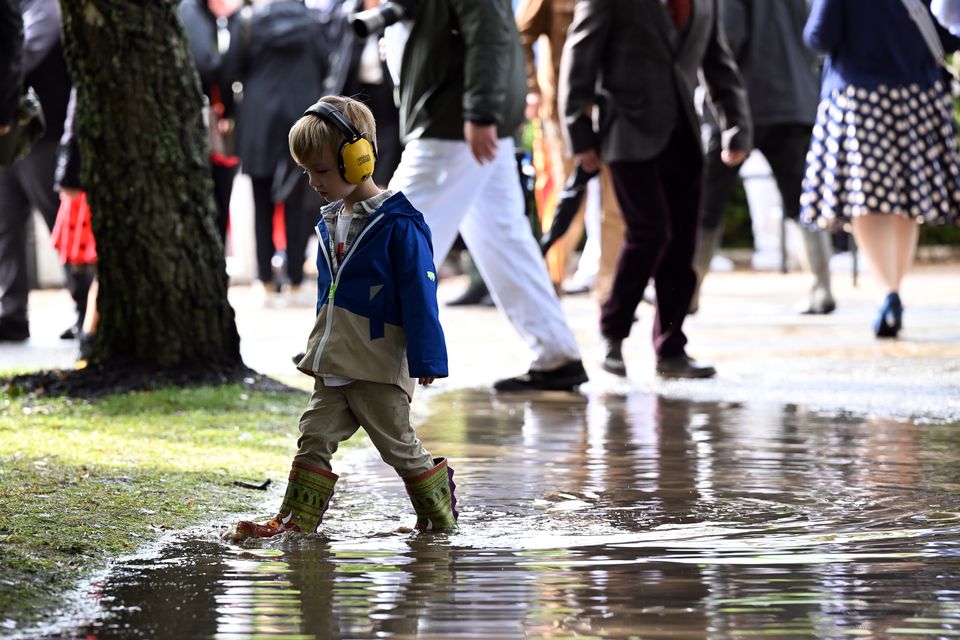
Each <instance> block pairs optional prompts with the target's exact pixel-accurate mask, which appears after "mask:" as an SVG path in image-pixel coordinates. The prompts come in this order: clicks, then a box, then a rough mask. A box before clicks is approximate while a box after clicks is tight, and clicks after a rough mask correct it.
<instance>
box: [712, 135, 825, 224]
mask: <svg viewBox="0 0 960 640" xmlns="http://www.w3.org/2000/svg"><path fill="white" fill-rule="evenodd" d="M811 132H812V127H811V126H810V125H806V124H772V125H760V126H757V127H756V129H754V132H753V139H754V144H753V146H754V147H755V148H756V149H758V150H759V151H760V153H762V154H763V157H764V158H766V159H767V162H768V163H769V164H770V170H771V171H772V172H773V177H774V179H775V180H776V181H777V188H778V189H779V190H780V196H781V198H782V199H783V214H784V216H786V217H787V218H790V219H793V220H796V219H797V218H798V217H799V216H800V192H801V190H802V187H803V173H804V171H805V170H806V165H807V148H808V147H809V146H810V135H811ZM704 174H705V183H704V190H703V220H701V222H700V224H701V226H702V227H703V228H704V229H716V228H718V227H719V226H720V225H721V224H722V222H723V212H724V211H725V210H726V208H727V202H728V201H729V200H730V196H731V195H732V194H733V189H734V188H735V187H736V186H737V178H738V176H739V174H740V167H739V166H736V167H728V166H727V165H725V164H723V162H722V161H721V160H720V142H719V136H716V137H715V139H713V140H712V141H711V144H710V149H709V152H708V153H707V165H706V169H705V171H704Z"/></svg>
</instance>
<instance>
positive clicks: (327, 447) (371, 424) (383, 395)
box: [293, 378, 434, 478]
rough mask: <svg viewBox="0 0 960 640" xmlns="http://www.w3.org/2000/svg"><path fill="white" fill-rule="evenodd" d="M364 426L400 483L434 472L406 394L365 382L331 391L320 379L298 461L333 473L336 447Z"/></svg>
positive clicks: (304, 420) (307, 414) (303, 424)
mask: <svg viewBox="0 0 960 640" xmlns="http://www.w3.org/2000/svg"><path fill="white" fill-rule="evenodd" d="M360 427H363V430H364V431H366V432H367V435H368V436H370V440H371V441H373V444H374V446H375V447H376V448H377V451H379V452H380V457H381V458H383V461H384V462H386V463H387V464H389V465H390V466H391V467H393V468H394V469H396V471H397V474H398V475H399V476H400V477H401V478H407V477H411V476H417V475H420V474H421V473H426V472H427V471H430V470H431V469H433V467H434V464H433V458H432V457H431V456H430V453H429V452H428V451H427V450H426V449H424V447H423V445H422V444H421V443H420V440H419V439H418V438H417V434H416V432H415V431H414V430H413V427H412V426H411V425H410V399H409V398H408V397H407V394H406V392H405V391H404V390H403V389H401V388H400V387H398V386H396V385H392V384H384V383H381V382H367V381H365V380H354V381H353V382H351V383H350V384H347V385H344V386H342V387H327V386H325V385H324V384H323V380H322V379H320V378H317V381H316V383H315V384H314V388H313V396H311V398H310V404H309V405H308V406H307V410H306V411H304V412H303V416H302V417H301V418H300V438H299V439H298V440H297V446H298V447H299V450H298V451H297V455H296V456H294V458H293V459H294V461H295V462H305V463H307V464H312V465H316V466H318V467H320V468H322V469H326V470H328V471H331V470H332V469H331V467H330V459H331V458H332V457H333V454H334V453H335V452H336V451H337V447H338V446H339V445H340V443H341V442H343V441H344V440H347V439H348V438H350V437H351V436H352V435H353V434H354V433H356V432H357V429H359V428H360Z"/></svg>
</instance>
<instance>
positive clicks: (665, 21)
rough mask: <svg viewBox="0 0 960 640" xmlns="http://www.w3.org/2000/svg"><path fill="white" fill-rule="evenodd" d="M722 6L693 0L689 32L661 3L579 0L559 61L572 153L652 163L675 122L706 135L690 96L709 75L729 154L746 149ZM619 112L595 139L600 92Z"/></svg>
mask: <svg viewBox="0 0 960 640" xmlns="http://www.w3.org/2000/svg"><path fill="white" fill-rule="evenodd" d="M717 2H718V0H693V14H692V15H691V17H690V22H689V23H688V24H687V26H686V29H685V30H684V33H683V34H681V33H680V32H678V31H677V28H676V27H675V26H674V24H673V21H672V20H671V19H670V15H669V14H668V13H667V10H666V8H665V7H664V6H663V3H662V2H661V0H580V1H579V2H578V3H577V6H576V9H575V11H574V17H573V24H572V25H571V26H570V31H569V33H568V36H567V41H566V43H565V45H564V50H563V56H562V58H561V65H560V114H561V116H562V118H563V120H564V124H565V127H564V128H565V135H566V137H567V142H568V145H569V146H570V148H571V150H572V151H573V153H580V152H583V151H586V150H588V149H591V148H598V149H600V151H601V156H602V158H603V160H604V161H606V162H614V161H622V160H649V159H650V158H653V157H655V156H656V155H657V154H659V153H660V152H661V151H662V150H663V149H664V148H665V147H666V145H667V142H668V141H669V140H670V136H671V135H672V133H673V130H674V127H676V126H689V127H692V129H693V132H694V136H695V137H696V138H697V139H698V140H699V139H700V120H699V118H698V116H697V112H696V109H695V108H694V101H693V94H694V90H695V89H696V87H697V85H698V81H699V74H700V72H701V71H702V76H703V79H704V81H705V85H706V87H707V89H708V90H709V92H710V97H711V100H712V101H713V103H714V104H715V105H716V106H717V107H718V112H719V113H718V118H719V119H720V123H721V127H722V129H723V143H724V148H729V149H734V150H743V151H747V150H749V149H750V148H751V145H752V125H751V121H750V110H749V107H748V106H747V95H746V91H745V90H744V87H743V80H742V79H741V77H740V74H739V72H738V71H737V66H736V63H735V62H734V60H733V54H732V53H731V52H730V48H729V46H728V45H727V41H726V38H725V36H724V33H723V29H722V28H720V25H719V8H718V6H717ZM598 84H599V88H600V89H601V90H602V91H606V92H608V93H609V95H610V98H611V100H612V104H613V107H612V108H613V109H614V115H613V120H612V123H611V125H610V130H609V133H607V135H606V136H605V137H604V139H603V140H602V142H601V141H600V140H598V137H597V134H596V132H595V130H594V126H593V122H592V120H591V117H590V115H589V112H590V107H591V105H592V104H593V103H594V101H595V95H596V92H597V88H598Z"/></svg>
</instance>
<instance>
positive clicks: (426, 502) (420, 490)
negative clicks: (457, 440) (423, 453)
mask: <svg viewBox="0 0 960 640" xmlns="http://www.w3.org/2000/svg"><path fill="white" fill-rule="evenodd" d="M433 464H434V465H435V466H434V467H433V469H430V471H427V472H426V473H422V474H420V475H419V476H414V477H413V478H404V479H403V482H404V484H406V485H407V495H409V496H410V502H412V503H413V510H414V511H416V512H417V524H416V528H417V529H418V530H420V531H439V530H443V529H456V527H457V518H458V517H459V516H460V514H459V513H457V496H456V495H455V494H454V491H456V488H457V485H456V484H454V482H453V469H451V468H450V467H449V466H448V465H447V459H446V458H434V459H433Z"/></svg>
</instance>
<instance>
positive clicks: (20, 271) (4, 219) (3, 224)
mask: <svg viewBox="0 0 960 640" xmlns="http://www.w3.org/2000/svg"><path fill="white" fill-rule="evenodd" d="M56 163H57V141H56V140H47V139H41V140H39V141H38V142H37V143H36V145H35V146H34V147H33V149H32V150H31V151H30V153H29V154H28V155H27V156H26V157H25V158H23V159H21V160H18V161H17V162H15V163H13V164H12V165H11V166H10V167H8V168H7V169H3V170H0V319H3V320H8V321H11V322H16V323H25V322H27V297H28V295H29V293H30V280H29V277H28V270H27V231H26V230H27V227H26V224H27V220H29V218H30V212H31V211H32V210H33V209H37V210H38V211H39V212H40V215H42V216H43V219H44V221H45V222H46V223H47V226H48V227H49V228H51V229H52V228H53V224H54V222H55V221H56V219H57V209H59V207H60V197H59V195H58V194H57V192H56V191H55V190H54V188H53V173H54V168H55V167H56ZM65 274H66V278H67V289H68V290H69V291H70V295H71V296H72V297H73V300H74V302H75V303H76V307H77V315H78V318H79V320H78V322H82V321H83V310H84V308H85V307H86V303H87V290H88V289H89V287H90V280H91V277H90V276H89V275H86V274H85V273H82V272H81V273H74V271H73V270H72V269H70V268H68V269H66V271H65Z"/></svg>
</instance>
